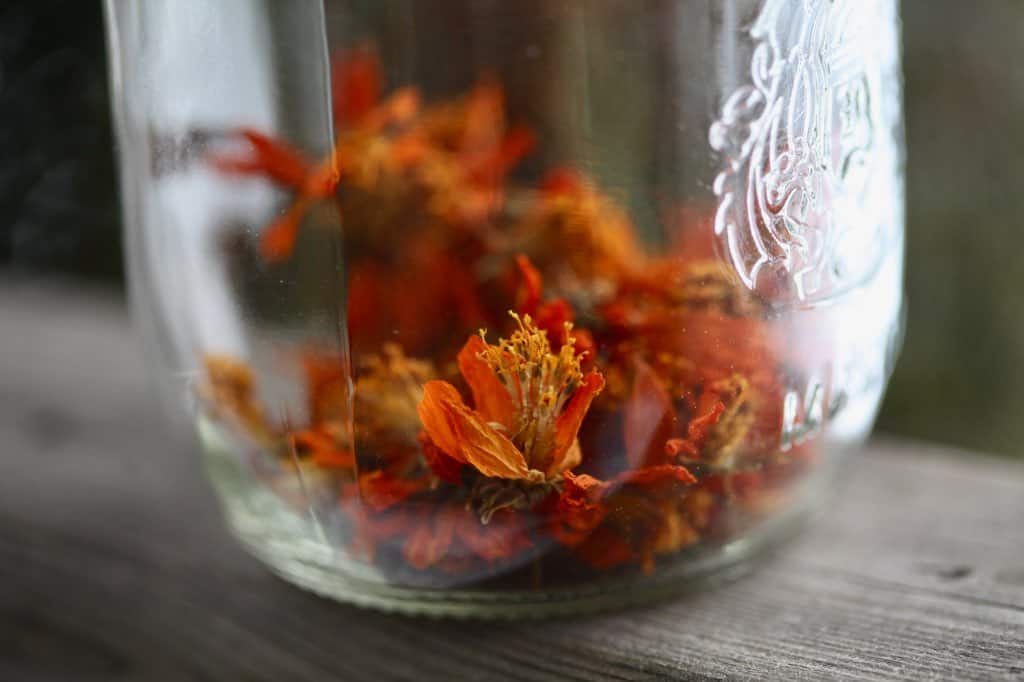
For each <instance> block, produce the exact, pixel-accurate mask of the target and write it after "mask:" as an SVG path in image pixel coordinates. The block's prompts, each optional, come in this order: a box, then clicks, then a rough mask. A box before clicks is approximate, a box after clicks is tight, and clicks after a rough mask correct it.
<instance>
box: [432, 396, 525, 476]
mask: <svg viewBox="0 0 1024 682" xmlns="http://www.w3.org/2000/svg"><path fill="white" fill-rule="evenodd" d="M419 414H420V420H421V421H422V422H423V428H424V430H425V431H426V432H427V435H428V436H430V439H431V440H432V441H434V443H435V444H436V445H437V446H438V447H439V448H441V449H442V450H443V451H444V452H446V453H447V454H449V455H451V456H452V457H454V458H455V459H457V460H459V461H460V462H467V463H469V464H471V465H473V466H474V467H475V468H476V469H477V471H479V472H480V473H482V474H483V475H484V476H492V477H495V478H513V479H529V478H533V476H532V475H531V472H530V468H529V467H528V466H527V464H526V459H525V458H524V457H523V453H521V452H520V451H519V449H518V448H517V447H516V446H515V445H514V444H513V443H512V441H510V440H509V439H508V438H506V437H505V436H504V435H503V434H501V433H499V432H498V431H496V430H495V429H494V427H492V426H491V425H490V424H488V423H487V421H486V420H485V419H484V418H483V417H482V416H481V415H480V414H479V413H477V412H474V411H473V410H471V409H469V408H468V407H466V404H465V403H463V402H462V397H461V396H460V395H459V392H458V391H456V390H455V387H454V386H452V385H451V384H449V383H447V382H444V381H428V382H427V383H426V384H425V385H424V387H423V400H422V401H421V402H420V404H419Z"/></svg>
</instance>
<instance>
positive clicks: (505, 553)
mask: <svg viewBox="0 0 1024 682" xmlns="http://www.w3.org/2000/svg"><path fill="white" fill-rule="evenodd" d="M455 532H456V534H457V535H458V538H459V540H461V541H462V543H463V544H464V545H466V546H467V547H468V548H469V549H471V550H472V551H473V553H475V554H476V555H477V556H479V557H480V558H481V559H483V560H485V561H496V560H498V559H507V558H508V557H511V556H514V555H516V554H518V553H519V552H522V551H523V550H526V549H528V548H529V547H530V546H531V545H532V543H531V542H530V538H529V536H528V535H527V534H526V529H525V528H524V526H523V522H522V520H521V519H520V517H519V516H518V515H516V513H515V512H498V513H497V514H495V515H494V516H492V517H491V521H490V523H488V524H487V525H484V524H482V523H480V519H479V518H477V516H476V514H473V513H471V512H467V513H465V514H464V515H463V516H462V517H461V518H460V519H459V523H458V525H457V526H456V529H455Z"/></svg>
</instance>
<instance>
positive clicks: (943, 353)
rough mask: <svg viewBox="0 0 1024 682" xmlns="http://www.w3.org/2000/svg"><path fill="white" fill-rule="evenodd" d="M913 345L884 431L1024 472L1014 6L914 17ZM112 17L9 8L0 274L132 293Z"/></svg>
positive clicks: (928, 9)
mask: <svg viewBox="0 0 1024 682" xmlns="http://www.w3.org/2000/svg"><path fill="white" fill-rule="evenodd" d="M902 14H903V31H904V73H905V95H906V123H907V147H908V168H907V209H908V213H907V217H908V223H907V237H908V241H907V243H908V252H907V276H906V291H907V299H908V313H907V335H906V342H905V345H904V348H903V353H902V356H901V359H900V361H899V364H898V365H897V368H896V373H895V375H894V377H893V380H892V383H891V385H890V388H889V391H888V396H887V398H886V401H885V404H884V407H883V410H882V415H881V418H880V421H879V429H880V430H882V431H885V432H888V433H893V434H899V435H906V436H913V437H919V438H926V439H929V440H934V441H940V442H945V443H949V444H954V445H959V446H965V447H969V448H973V449H978V450H983V451H989V452H997V453H1003V454H1006V455H1009V456H1024V447H1021V446H1020V443H1022V442H1024V420H1021V419H1019V418H1018V415H1020V414H1021V413H1022V412H1024V322H1022V320H1021V317H1020V316H1019V315H1017V314H1016V313H1017V311H1018V310H1019V309H1020V304H1021V298H1022V293H1021V292H1022V290H1024V267H1021V266H1020V265H1019V263H1018V261H1019V259H1020V254H1021V252H1022V251H1024V231H1021V232H1018V230H1020V226H1019V224H1018V223H1019V219H1020V215H1021V213H1022V211H1024V192H1022V191H1020V189H1019V188H1018V184H1017V183H1018V173H1019V169H1021V168H1024V163H1022V161H1024V158H1022V157H1024V60H1017V59H1014V60H1007V58H1006V56H1007V55H1013V54H1016V52H1017V51H1018V50H1019V48H1020V45H1021V36H1024V3H1022V2H1020V1H1019V0H986V2H984V3H968V2H963V0H907V1H906V2H904V3H903V6H902ZM104 50H105V45H104V36H103V26H102V16H101V5H100V3H99V2H98V1H95V2H67V1H66V0H7V1H6V2H4V3H3V7H2V8H0V159H2V162H0V209H2V212H3V216H4V219H3V220H2V221H0V271H7V272H8V273H13V274H14V275H15V276H18V277H50V278H54V277H59V278H65V279H67V278H74V279H79V280H82V281H89V282H92V283H95V284H96V286H100V287H106V288H110V289H114V290H121V289H122V287H123V283H124V282H123V266H122V254H121V236H120V230H121V226H120V211H119V208H118V204H117V190H116V172H115V167H114V159H113V148H112V134H111V129H110V114H109V105H108V93H107V83H106V62H105V52H104Z"/></svg>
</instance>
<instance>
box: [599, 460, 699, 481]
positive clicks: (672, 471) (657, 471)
mask: <svg viewBox="0 0 1024 682" xmlns="http://www.w3.org/2000/svg"><path fill="white" fill-rule="evenodd" d="M615 480H616V481H617V482H619V483H622V484H629V485H639V486H652V485H657V484H659V483H682V484H683V485H693V484H694V483H696V482H697V479H696V478H695V477H694V475H693V474H691V473H690V470H689V469H687V468H686V467H684V466H679V465H678V464H659V465H657V466H651V467H645V468H643V469H637V470H635V471H627V472H626V473H624V474H620V475H619V476H617V477H616V479H615Z"/></svg>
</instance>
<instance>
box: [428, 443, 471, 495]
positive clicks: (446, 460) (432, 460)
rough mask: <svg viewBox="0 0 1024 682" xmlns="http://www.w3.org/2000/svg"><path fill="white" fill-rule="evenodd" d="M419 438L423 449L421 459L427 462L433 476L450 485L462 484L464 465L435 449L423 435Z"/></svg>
mask: <svg viewBox="0 0 1024 682" xmlns="http://www.w3.org/2000/svg"><path fill="white" fill-rule="evenodd" d="M420 436H421V438H420V439H419V440H420V444H421V445H422V447H423V459H425V460H427V465H428V466H430V470H431V471H433V472H434V475H435V476H437V477H438V478H440V479H441V480H442V481H444V482H446V483H451V484H452V485H459V484H460V483H462V468H463V467H464V466H466V463H465V462H460V461H459V460H457V459H455V458H454V457H452V456H451V455H449V454H448V453H447V452H445V451H444V450H442V449H441V448H439V447H437V445H435V444H434V442H433V441H432V440H430V438H429V437H428V436H427V435H426V434H425V433H422V434H420Z"/></svg>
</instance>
